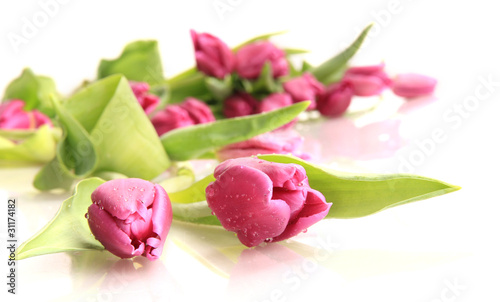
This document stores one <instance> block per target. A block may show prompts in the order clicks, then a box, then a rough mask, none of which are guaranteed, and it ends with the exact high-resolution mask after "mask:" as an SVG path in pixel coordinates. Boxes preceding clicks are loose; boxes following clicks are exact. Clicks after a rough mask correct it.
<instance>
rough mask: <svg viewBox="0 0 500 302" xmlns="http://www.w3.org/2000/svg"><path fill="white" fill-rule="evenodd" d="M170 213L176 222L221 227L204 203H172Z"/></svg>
mask: <svg viewBox="0 0 500 302" xmlns="http://www.w3.org/2000/svg"><path fill="white" fill-rule="evenodd" d="M172 212H173V218H174V219H176V220H180V221H185V222H191V223H197V224H206V225H218V226H220V225H221V224H220V221H219V220H218V219H217V217H216V216H215V215H213V214H212V210H210V208H209V207H208V204H207V202H206V201H199V202H195V203H190V204H182V203H172Z"/></svg>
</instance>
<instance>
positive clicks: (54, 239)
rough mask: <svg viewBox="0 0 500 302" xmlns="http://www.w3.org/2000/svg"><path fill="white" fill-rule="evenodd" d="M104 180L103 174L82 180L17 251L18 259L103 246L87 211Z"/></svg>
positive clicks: (98, 248) (97, 248)
mask: <svg viewBox="0 0 500 302" xmlns="http://www.w3.org/2000/svg"><path fill="white" fill-rule="evenodd" d="M102 183H104V181H103V180H102V179H99V178H89V179H85V180H82V181H81V182H80V183H78V185H77V186H76V188H75V193H74V194H73V196H71V197H70V198H68V199H66V200H65V201H64V202H63V203H62V205H61V208H60V209H59V211H58V212H57V214H56V216H55V217H54V218H53V219H52V220H51V221H50V222H49V223H48V224H47V225H46V226H45V227H44V228H43V229H42V230H40V231H39V232H38V233H37V234H35V235H34V236H33V237H31V238H30V239H28V240H27V241H26V242H24V243H23V244H21V246H20V247H19V248H18V249H17V251H16V260H21V259H25V258H28V257H33V256H39V255H45V254H52V253H60V252H68V251H80V250H102V249H104V247H103V246H102V245H101V243H100V242H99V241H97V240H96V239H95V238H94V235H92V233H91V231H90V228H89V225H88V222H87V219H86V218H85V214H86V213H87V209H88V207H89V206H90V205H91V204H92V201H91V199H90V195H91V194H92V192H93V191H94V190H95V189H96V188H97V187H98V186H99V185H100V184H102Z"/></svg>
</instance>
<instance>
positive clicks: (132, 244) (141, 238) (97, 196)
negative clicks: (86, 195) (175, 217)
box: [86, 178, 172, 260]
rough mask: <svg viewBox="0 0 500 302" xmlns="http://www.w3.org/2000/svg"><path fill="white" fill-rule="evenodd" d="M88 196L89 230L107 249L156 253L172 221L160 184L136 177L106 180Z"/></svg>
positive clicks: (122, 253)
mask: <svg viewBox="0 0 500 302" xmlns="http://www.w3.org/2000/svg"><path fill="white" fill-rule="evenodd" d="M91 199H92V205H90V207H89V209H88V213H87V215H86V217H87V219H88V223H89V227H90V230H91V231H92V234H94V236H95V238H96V239H97V240H99V242H101V243H102V245H103V246H104V247H105V248H106V249H107V250H108V251H109V252H111V253H113V254H115V255H116V256H118V257H121V258H132V257H135V256H141V255H142V256H144V257H147V258H148V259H149V260H155V259H158V258H159V257H160V255H161V252H162V250H163V245H164V244H165V239H166V238H167V234H168V231H169V229H170V225H171V223H172V206H171V204H170V199H169V198H168V195H167V193H166V192H165V190H164V189H163V188H162V187H161V186H160V185H157V184H153V183H151V182H149V181H145V180H142V179H137V178H128V179H115V180H110V181H108V182H105V183H103V184H102V185H100V186H99V187H97V189H96V190H95V191H94V192H93V193H92V195H91Z"/></svg>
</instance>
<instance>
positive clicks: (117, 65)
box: [97, 41, 164, 85]
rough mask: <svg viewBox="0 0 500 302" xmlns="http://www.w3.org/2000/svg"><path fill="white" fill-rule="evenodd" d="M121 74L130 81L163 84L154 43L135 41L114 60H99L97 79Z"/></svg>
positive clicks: (156, 43)
mask: <svg viewBox="0 0 500 302" xmlns="http://www.w3.org/2000/svg"><path fill="white" fill-rule="evenodd" d="M117 73H119V74H123V75H124V76H125V77H127V79H129V80H132V81H139V82H147V83H149V84H151V85H158V84H163V82H164V81H163V67H162V63H161V59H160V52H159V50H158V42H156V41H135V42H132V43H129V44H127V45H126V46H125V48H124V49H123V52H122V53H121V55H120V57H118V58H117V59H114V60H101V62H100V64H99V69H98V73H97V78H98V79H102V78H105V77H107V76H110V75H113V74H117Z"/></svg>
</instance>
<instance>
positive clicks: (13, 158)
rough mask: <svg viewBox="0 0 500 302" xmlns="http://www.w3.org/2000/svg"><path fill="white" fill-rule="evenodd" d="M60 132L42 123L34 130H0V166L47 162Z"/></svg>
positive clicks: (52, 154) (54, 149) (54, 152)
mask: <svg viewBox="0 0 500 302" xmlns="http://www.w3.org/2000/svg"><path fill="white" fill-rule="evenodd" d="M59 136H60V133H59V131H58V129H57V130H56V129H52V128H51V127H49V126H48V125H43V126H41V127H40V128H38V129H36V130H27V131H25V130H12V131H7V130H0V166H2V167H4V166H18V165H26V164H37V163H47V162H49V161H50V160H52V159H53V158H54V156H55V155H56V142H57V139H58V138H59Z"/></svg>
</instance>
